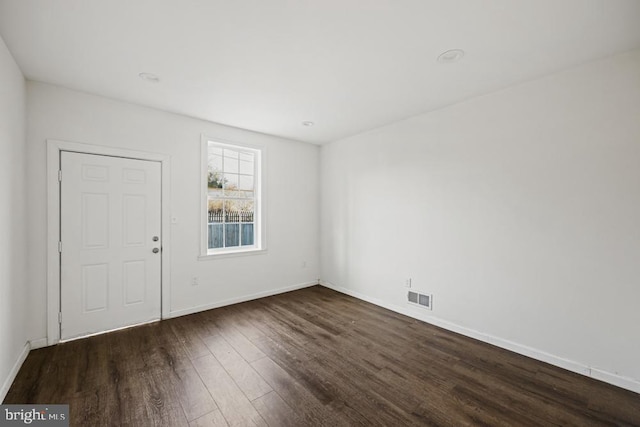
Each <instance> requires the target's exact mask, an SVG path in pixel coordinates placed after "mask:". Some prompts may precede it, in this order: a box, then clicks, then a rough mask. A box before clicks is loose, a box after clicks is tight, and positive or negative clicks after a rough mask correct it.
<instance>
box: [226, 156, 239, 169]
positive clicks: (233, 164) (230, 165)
mask: <svg viewBox="0 0 640 427" xmlns="http://www.w3.org/2000/svg"><path fill="white" fill-rule="evenodd" d="M224 171H225V172H228V173H238V159H232V158H231V157H225V158H224Z"/></svg>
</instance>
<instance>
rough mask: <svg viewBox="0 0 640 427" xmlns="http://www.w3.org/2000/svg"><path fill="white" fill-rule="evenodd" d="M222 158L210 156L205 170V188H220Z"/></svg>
mask: <svg viewBox="0 0 640 427" xmlns="http://www.w3.org/2000/svg"><path fill="white" fill-rule="evenodd" d="M222 181H223V179H222V157H220V156H210V157H209V164H208V168H207V186H208V187H209V188H222Z"/></svg>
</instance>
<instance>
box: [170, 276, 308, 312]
mask: <svg viewBox="0 0 640 427" xmlns="http://www.w3.org/2000/svg"><path fill="white" fill-rule="evenodd" d="M317 284H318V281H313V282H306V283H300V284H297V285H291V286H285V287H284V288H278V289H271V290H268V291H264V292H258V293H255V294H251V295H244V296H241V297H236V298H229V299H226V300H223V301H216V302H213V303H210V304H203V305H198V306H196V307H189V308H184V309H181V310H175V311H171V312H170V313H169V318H173V317H180V316H186V315H187V314H193V313H199V312H201V311H206V310H211V309H213V308H219V307H224V306H226V305H232V304H238V303H241V302H246V301H251V300H254V299H259V298H264V297H270V296H272V295H278V294H282V293H285V292H290V291H295V290H297V289H302V288H308V287H310V286H315V285H317Z"/></svg>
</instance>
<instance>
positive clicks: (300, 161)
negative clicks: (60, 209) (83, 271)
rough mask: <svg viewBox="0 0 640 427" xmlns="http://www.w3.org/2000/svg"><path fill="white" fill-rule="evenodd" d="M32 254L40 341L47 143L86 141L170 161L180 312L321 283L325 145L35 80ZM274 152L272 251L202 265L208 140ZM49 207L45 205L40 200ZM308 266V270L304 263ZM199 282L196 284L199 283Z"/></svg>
mask: <svg viewBox="0 0 640 427" xmlns="http://www.w3.org/2000/svg"><path fill="white" fill-rule="evenodd" d="M27 94H28V98H27V99H28V137H27V139H28V153H29V171H30V172H29V173H30V180H29V195H30V201H31V209H30V210H29V217H28V218H29V224H30V234H29V248H30V258H29V259H30V271H31V276H30V278H29V279H30V280H29V281H30V284H31V288H32V289H31V295H32V296H31V298H30V304H31V305H32V307H33V308H32V310H33V313H34V315H33V324H32V336H33V337H34V338H41V337H44V336H45V334H46V252H45V245H44V244H43V243H44V239H45V236H46V235H47V234H46V233H47V228H46V212H45V200H46V178H45V165H46V156H45V151H46V147H45V146H46V143H45V141H46V140H47V139H58V140H64V141H72V142H81V143H88V144H95V145H103V146H110V147H121V148H127V149H130V150H138V151H147V152H155V153H161V154H167V155H170V156H171V162H172V170H171V178H172V182H171V211H172V216H173V217H176V218H177V220H178V222H177V223H176V224H173V225H172V229H171V244H172V250H171V278H170V280H171V311H172V312H173V313H174V314H179V313H184V312H185V311H195V310H197V309H202V308H205V307H210V306H214V305H218V304H225V303H228V302H229V301H230V300H236V299H242V298H247V297H251V296H256V295H259V294H262V293H271V292H274V291H277V290H281V289H282V288H286V287H295V286H298V285H303V284H310V283H317V279H318V276H319V270H318V259H319V242H318V234H319V218H318V214H319V205H318V201H319V195H318V191H319V190H318V177H319V148H318V147H317V146H314V145H310V144H304V143H300V142H294V141H289V140H285V139H280V138H275V137H270V136H266V135H262V134H258V133H254V132H249V131H245V130H240V129H236V128H230V127H226V126H221V125H217V124H214V123H210V122H206V121H202V120H196V119H192V118H188V117H185V116H180V115H176V114H171V113H166V112H162V111H158V110H153V109H149V108H144V107H140V106H136V105H132V104H127V103H123V102H119V101H114V100H110V99H106V98H102V97H98V96H93V95H88V94H84V93H80V92H75V91H71V90H68V89H64V88H60V87H56V86H51V85H47V84H42V83H35V82H29V83H28V86H27ZM201 133H205V134H206V135H208V136H211V137H213V138H221V139H223V140H227V141H237V142H245V143H250V144H263V145H264V146H265V147H266V150H267V163H266V168H267V182H268V188H267V224H266V227H267V245H268V250H267V252H266V253H263V254H258V255H250V256H240V257H234V258H225V259H217V260H213V261H199V260H198V256H199V247H200V235H199V233H200V218H201V217H200V199H199V198H200V135H201ZM38 200H40V201H42V202H41V203H38V202H37V201H38ZM303 261H306V263H307V264H306V267H305V268H303V267H302V262H303ZM194 276H196V277H198V280H199V283H200V284H199V285H198V286H192V284H191V281H192V277H194Z"/></svg>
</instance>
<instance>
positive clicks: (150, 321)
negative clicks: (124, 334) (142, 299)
mask: <svg viewBox="0 0 640 427" xmlns="http://www.w3.org/2000/svg"><path fill="white" fill-rule="evenodd" d="M161 320H162V319H161V318H157V319H152V320H147V321H145V322H140V323H134V324H133V325H127V326H120V327H119V328H113V329H108V330H106V331H100V332H93V333H91V334H87V335H80V336H77V337H73V338H67V339H64V340H60V341H58V344H63V343H66V342H71V341H75V340H81V339H84V338H89V337H95V336H96V335H102V334H108V333H109V332H116V331H122V330H123V329H129V328H135V327H136V326H142V325H148V324H150V323H156V322H159V321H161Z"/></svg>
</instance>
